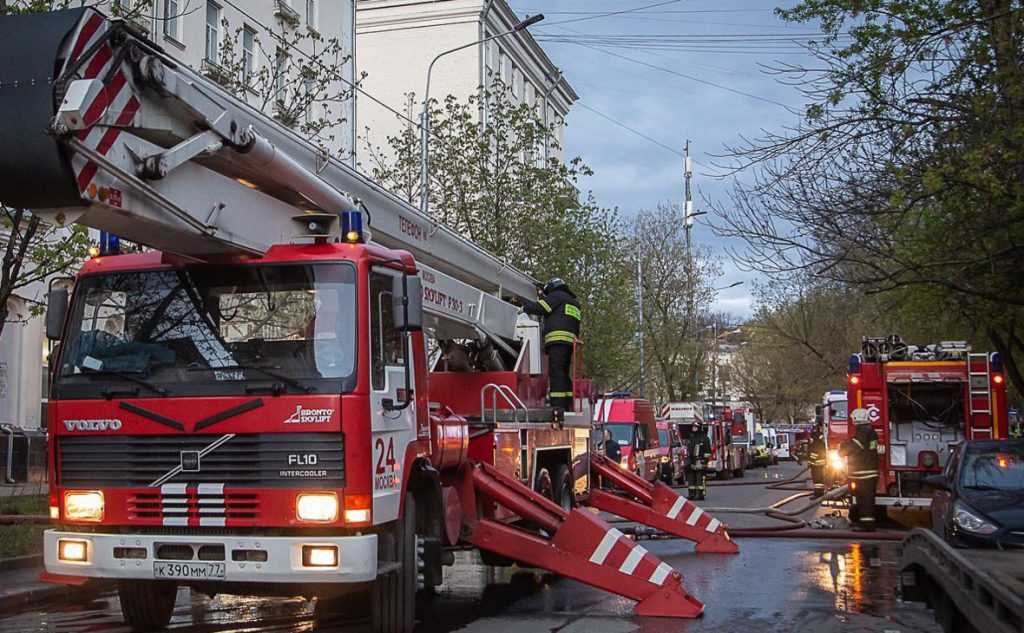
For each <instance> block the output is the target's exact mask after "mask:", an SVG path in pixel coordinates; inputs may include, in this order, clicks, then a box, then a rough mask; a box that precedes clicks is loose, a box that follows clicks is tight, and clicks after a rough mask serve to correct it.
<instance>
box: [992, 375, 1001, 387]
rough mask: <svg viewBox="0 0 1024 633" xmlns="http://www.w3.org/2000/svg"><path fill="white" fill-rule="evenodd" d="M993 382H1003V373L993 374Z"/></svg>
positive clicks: (998, 383) (999, 383)
mask: <svg viewBox="0 0 1024 633" xmlns="http://www.w3.org/2000/svg"><path fill="white" fill-rule="evenodd" d="M992 382H994V383H995V384H997V385H1001V384H1003V375H1002V374H995V375H993V376H992Z"/></svg>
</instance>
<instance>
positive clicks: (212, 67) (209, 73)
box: [199, 58, 232, 87]
mask: <svg viewBox="0 0 1024 633" xmlns="http://www.w3.org/2000/svg"><path fill="white" fill-rule="evenodd" d="M199 72H201V73H202V74H203V76H204V77H206V78H207V79H212V80H213V81H216V82H217V83H219V84H220V85H222V86H224V87H229V86H230V85H231V83H232V82H231V75H230V74H229V73H228V70H227V69H226V68H224V67H223V66H221V65H220V64H218V63H217V62H215V61H212V60H210V59H206V58H204V59H203V61H202V63H201V64H200V66H199Z"/></svg>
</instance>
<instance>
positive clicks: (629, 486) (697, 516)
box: [589, 455, 739, 554]
mask: <svg viewBox="0 0 1024 633" xmlns="http://www.w3.org/2000/svg"><path fill="white" fill-rule="evenodd" d="M590 467H591V470H593V471H594V473H595V474H596V475H599V476H600V477H602V478H604V479H605V480H607V481H611V482H612V483H614V484H615V485H616V486H617V487H619V488H620V489H622V490H623V491H625V492H626V493H627V494H628V495H630V496H629V497H625V496H620V495H617V494H612V493H610V492H607V491H604V490H599V489H596V488H595V489H592V490H591V491H590V499H589V505H591V506H592V507H594V508H597V509H598V510H603V511H605V512H610V513H611V514H614V515H616V516H620V517H622V518H624V519H629V520H630V521H636V522H637V523H641V524H643V525H646V526H649V527H653V528H655V529H658V530H661V531H663V532H667V533H669V534H673V535H675V536H678V537H680V538H684V539H687V540H689V541H693V542H694V543H696V547H695V549H696V551H698V552H703V553H717V554H737V553H739V546H738V545H737V544H736V542H735V541H733V540H732V539H731V538H729V532H728V531H727V529H726V526H725V524H724V523H722V522H721V521H719V520H718V519H716V518H714V517H712V516H711V515H710V514H708V513H707V512H704V511H703V510H702V509H701V508H700V507H698V506H697V505H695V504H694V503H691V502H690V501H687V500H686V499H685V498H684V497H683V496H682V495H679V494H677V493H676V492H675V491H674V490H672V489H671V488H669V487H668V486H666V485H665V484H663V483H661V482H658V483H655V484H651V483H649V482H648V481H646V480H644V479H642V478H640V477H638V476H636V475H634V474H633V473H628V472H625V471H623V470H622V469H621V468H619V467H618V466H616V465H614V464H613V463H612V462H611V461H609V460H608V459H606V458H604V457H602V456H600V455H591V460H590Z"/></svg>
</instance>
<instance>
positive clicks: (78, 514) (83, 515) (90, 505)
mask: <svg viewBox="0 0 1024 633" xmlns="http://www.w3.org/2000/svg"><path fill="white" fill-rule="evenodd" d="M64 518H65V519H68V520H70V521H91V522H94V523H99V522H100V521H102V520H103V493H102V492H100V491H98V490H90V491H69V492H65V493H64Z"/></svg>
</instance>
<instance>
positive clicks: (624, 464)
mask: <svg viewBox="0 0 1024 633" xmlns="http://www.w3.org/2000/svg"><path fill="white" fill-rule="evenodd" d="M619 468H625V469H626V470H629V460H628V459H627V458H625V457H623V458H622V461H621V462H619Z"/></svg>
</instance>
